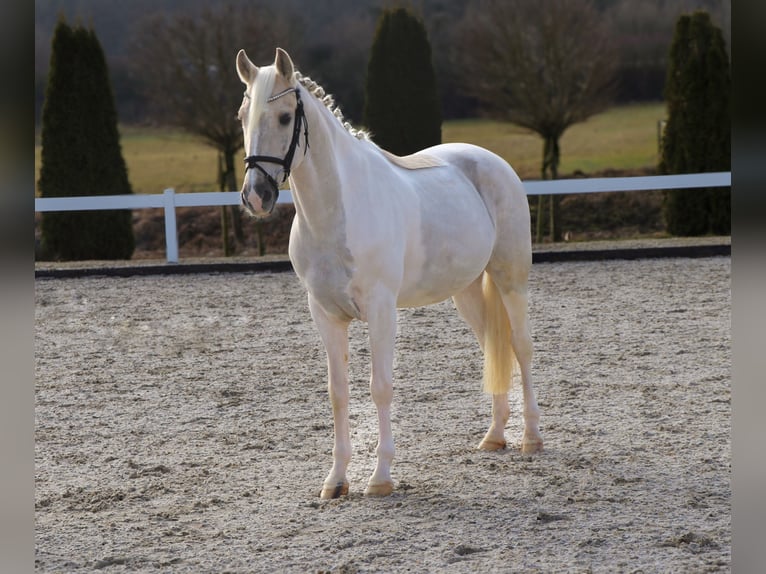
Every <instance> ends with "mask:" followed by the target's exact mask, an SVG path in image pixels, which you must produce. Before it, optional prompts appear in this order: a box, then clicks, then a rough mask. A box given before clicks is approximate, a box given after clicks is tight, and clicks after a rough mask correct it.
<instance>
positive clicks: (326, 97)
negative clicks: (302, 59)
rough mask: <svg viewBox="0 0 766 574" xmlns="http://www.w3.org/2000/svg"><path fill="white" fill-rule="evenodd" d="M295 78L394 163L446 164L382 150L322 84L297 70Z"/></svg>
mask: <svg viewBox="0 0 766 574" xmlns="http://www.w3.org/2000/svg"><path fill="white" fill-rule="evenodd" d="M295 79H296V80H298V83H299V84H300V85H301V86H303V87H304V88H306V89H307V90H308V91H309V93H310V94H311V95H313V96H314V97H315V98H316V99H318V100H319V101H320V102H322V103H323V104H324V105H325V107H326V108H327V109H328V110H329V111H330V113H332V115H334V116H335V118H336V119H337V120H338V121H339V122H340V124H341V125H342V126H343V127H344V128H345V129H346V131H347V132H348V133H350V134H351V135H352V136H354V137H355V138H356V139H358V140H362V141H368V142H370V143H371V144H373V145H374V146H375V148H376V149H377V150H378V151H380V153H381V154H382V155H383V157H385V158H386V159H387V160H388V161H390V162H391V163H393V164H394V165H397V166H399V167H402V168H404V169H425V168H429V167H442V166H444V165H446V164H445V163H444V161H442V160H441V159H439V158H437V157H434V156H431V155H428V154H424V153H414V154H412V155H407V156H404V157H400V156H398V155H394V154H392V153H391V152H388V151H386V150H384V149H383V148H381V147H380V146H378V145H377V144H376V143H375V142H374V141H372V136H371V135H370V132H369V131H367V130H362V129H357V128H355V127H354V126H352V125H351V123H350V122H348V121H346V119H345V118H344V117H343V112H342V111H341V109H340V108H339V107H338V106H337V105H336V104H335V99H334V98H333V97H332V95H331V94H328V93H326V92H325V90H324V88H323V87H322V86H320V85H319V84H317V83H316V82H315V81H314V80H312V79H311V78H309V77H308V76H304V75H303V74H301V73H300V72H298V71H297V70H296V72H295Z"/></svg>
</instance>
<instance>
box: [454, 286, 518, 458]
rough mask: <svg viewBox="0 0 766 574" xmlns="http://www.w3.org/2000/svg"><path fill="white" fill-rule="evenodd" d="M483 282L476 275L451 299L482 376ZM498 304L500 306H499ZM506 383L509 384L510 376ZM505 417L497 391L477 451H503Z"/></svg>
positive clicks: (503, 394)
mask: <svg viewBox="0 0 766 574" xmlns="http://www.w3.org/2000/svg"><path fill="white" fill-rule="evenodd" d="M486 280H487V278H485V274H482V275H480V276H479V277H478V278H477V279H476V280H475V281H474V282H473V283H471V285H469V286H468V287H467V288H466V289H465V290H463V291H461V292H460V293H458V294H456V295H454V296H453V298H452V300H453V301H454V303H455V307H456V308H457V310H458V313H459V314H460V316H461V317H463V319H464V320H465V322H466V323H468V325H469V326H470V327H471V330H473V332H474V334H475V335H476V338H477V339H478V341H479V347H481V350H482V352H483V353H485V373H486V369H487V367H488V365H487V364H486V363H487V359H486V351H487V350H486V349H485V338H486V336H487V333H486V319H487V301H486V300H485V287H483V282H484V281H486ZM498 301H499V299H498ZM500 305H501V306H502V303H501V304H500ZM495 310H496V309H495ZM490 346H491V345H490ZM508 384H510V375H509V380H508ZM509 416H510V408H509V406H508V392H507V388H506V390H502V389H499V390H497V392H492V423H491V425H490V427H489V430H488V431H487V433H486V435H485V436H484V439H483V440H482V441H481V443H480V444H479V448H480V449H481V450H488V451H493V450H502V449H504V448H505V446H506V441H505V425H506V423H507V422H508V417H509Z"/></svg>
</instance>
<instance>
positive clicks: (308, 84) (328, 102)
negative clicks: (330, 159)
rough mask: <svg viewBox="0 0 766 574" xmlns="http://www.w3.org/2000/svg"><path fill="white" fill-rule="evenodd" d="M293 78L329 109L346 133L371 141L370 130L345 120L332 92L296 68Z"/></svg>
mask: <svg viewBox="0 0 766 574" xmlns="http://www.w3.org/2000/svg"><path fill="white" fill-rule="evenodd" d="M295 79H296V80H298V83H299V84H300V85H301V86H303V87H304V88H306V89H307V90H308V91H309V93H310V94H311V95H312V96H314V97H315V98H316V99H318V100H319V101H320V102H322V103H323V104H324V105H325V107H326V108H327V109H328V110H330V113H332V115H334V116H335V117H336V119H337V120H338V121H339V122H340V124H341V125H342V126H343V127H344V128H345V129H346V131H347V132H348V133H350V134H351V135H352V136H354V137H355V138H356V139H358V140H365V141H372V138H371V137H370V132H368V131H367V130H360V129H357V128H355V127H354V126H352V125H351V123H350V122H348V121H346V118H344V117H343V112H342V111H341V110H340V108H339V107H338V106H337V105H336V104H335V98H333V97H332V94H328V93H326V92H325V90H324V88H323V87H322V86H320V85H319V84H317V83H316V82H315V81H314V80H312V79H311V78H309V77H308V76H304V75H303V74H301V73H300V72H298V71H297V70H296V71H295Z"/></svg>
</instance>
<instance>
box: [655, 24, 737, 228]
mask: <svg viewBox="0 0 766 574" xmlns="http://www.w3.org/2000/svg"><path fill="white" fill-rule="evenodd" d="M730 94H731V75H730V70H729V59H728V56H727V54H726V44H725V42H724V38H723V33H722V32H721V30H720V28H718V27H716V26H715V25H714V24H713V22H712V21H711V19H710V15H709V14H708V13H707V12H695V13H694V14H691V15H689V14H684V15H682V16H681V17H679V19H678V21H677V23H676V29H675V35H674V38H673V43H672V45H671V48H670V61H669V63H668V74H667V80H666V83H665V100H666V104H667V112H668V120H667V124H666V126H665V133H664V135H663V138H662V150H661V152H662V153H661V159H660V165H659V171H660V173H663V174H673V173H703V172H712V171H729V170H730V169H731V115H730V114H731V111H730ZM664 214H665V224H666V228H667V230H668V232H669V233H671V234H673V235H685V236H692V235H704V234H706V233H715V234H730V233H731V190H730V189H729V188H726V189H720V188H712V189H706V190H701V189H691V190H672V191H667V192H666V193H665V203H664Z"/></svg>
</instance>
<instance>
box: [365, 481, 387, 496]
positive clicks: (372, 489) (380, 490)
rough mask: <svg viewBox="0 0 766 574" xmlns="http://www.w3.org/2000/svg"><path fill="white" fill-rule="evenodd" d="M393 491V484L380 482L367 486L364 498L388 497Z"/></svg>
mask: <svg viewBox="0 0 766 574" xmlns="http://www.w3.org/2000/svg"><path fill="white" fill-rule="evenodd" d="M393 491H394V483H393V482H390V481H389V482H381V483H380V484H368V485H367V490H365V491H364V494H365V496H388V495H389V494H391V493H392V492H393Z"/></svg>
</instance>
